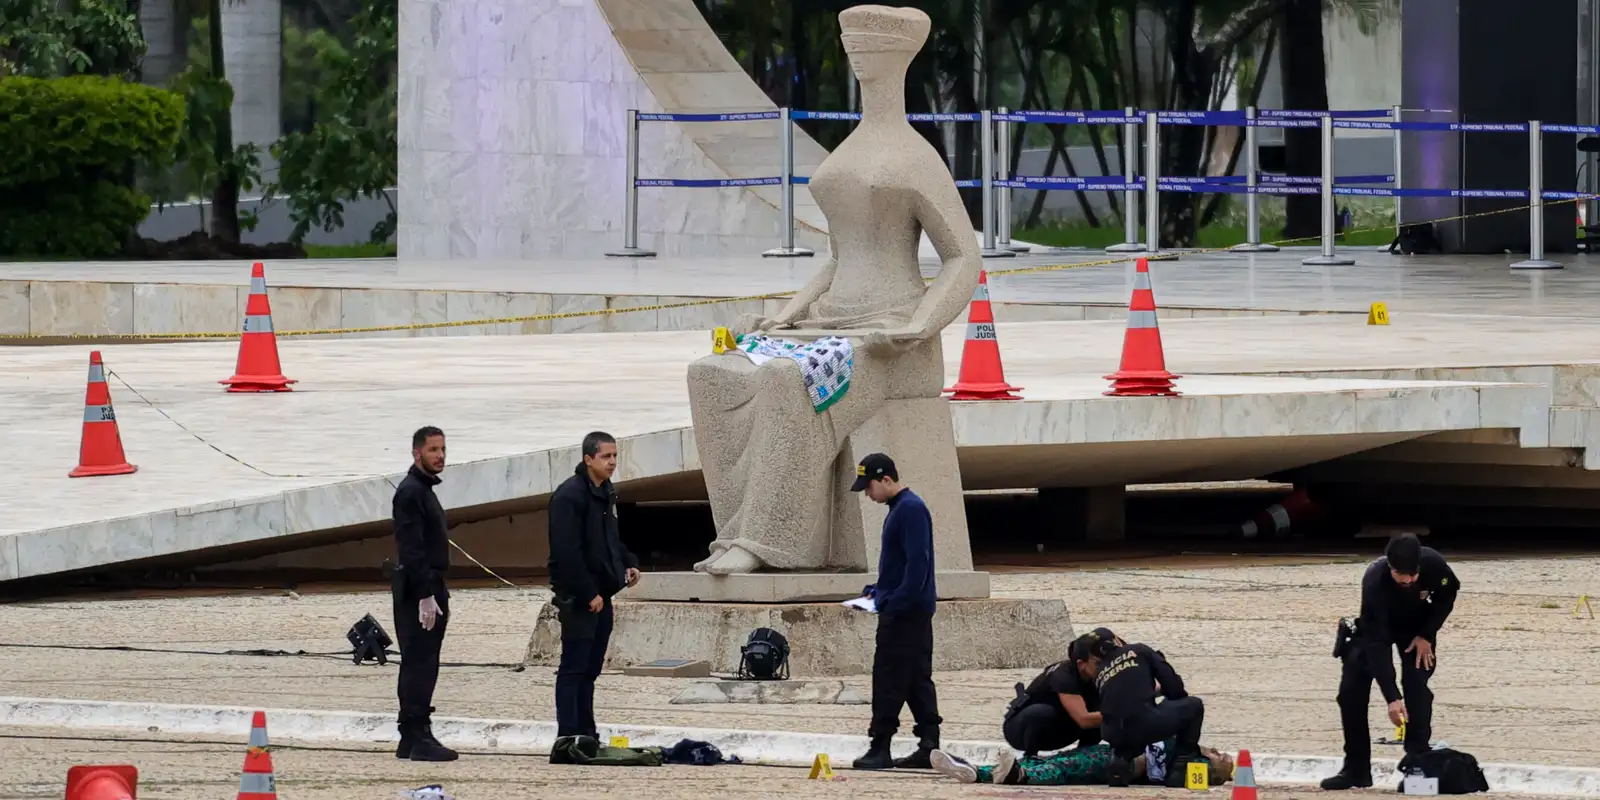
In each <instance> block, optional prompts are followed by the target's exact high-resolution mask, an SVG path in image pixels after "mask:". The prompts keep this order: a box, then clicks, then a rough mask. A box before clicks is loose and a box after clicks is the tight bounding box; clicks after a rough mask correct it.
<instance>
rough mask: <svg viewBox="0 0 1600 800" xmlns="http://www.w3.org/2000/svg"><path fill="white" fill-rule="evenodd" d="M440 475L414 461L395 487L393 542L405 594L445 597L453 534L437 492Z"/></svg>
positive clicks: (409, 595) (418, 597)
mask: <svg viewBox="0 0 1600 800" xmlns="http://www.w3.org/2000/svg"><path fill="white" fill-rule="evenodd" d="M438 485H439V476H438V475H430V474H428V473H427V472H425V471H424V470H422V469H421V468H420V467H418V466H416V465H415V464H413V465H411V470H410V471H409V472H407V473H406V477H405V478H404V479H402V480H401V481H400V485H399V486H396V487H395V490H394V543H395V549H396V550H397V551H398V554H399V558H400V570H401V572H400V576H399V577H400V579H402V580H403V586H404V591H405V595H406V596H407V597H410V598H414V599H417V600H421V599H422V598H424V597H436V598H439V599H443V598H445V597H449V596H450V593H449V591H448V590H446V589H445V585H444V576H445V573H446V572H449V571H450V537H449V534H448V528H447V525H446V524H445V516H444V506H442V505H440V504H439V498H438V497H437V496H435V495H434V493H433V487H435V486H438Z"/></svg>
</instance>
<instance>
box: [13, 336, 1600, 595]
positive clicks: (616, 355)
mask: <svg viewBox="0 0 1600 800" xmlns="http://www.w3.org/2000/svg"><path fill="white" fill-rule="evenodd" d="M1363 323H1364V321H1363V320H1362V319H1361V318H1359V317H1352V316H1348V315H1329V316H1312V317H1274V318H1238V319H1206V320H1201V319H1192V320H1184V319H1178V320H1171V321H1169V322H1168V323H1167V324H1166V325H1164V326H1163V327H1164V332H1163V334H1164V337H1165V340H1166V343H1167V363H1168V365H1169V367H1170V368H1172V369H1173V370H1174V371H1175V372H1179V373H1180V374H1183V375H1186V376H1187V377H1185V378H1183V379H1182V380H1181V381H1180V384H1179V388H1180V389H1182V390H1183V391H1184V392H1185V396H1183V397H1180V398H1108V397H1104V396H1103V395H1102V392H1103V390H1104V389H1105V388H1106V381H1105V380H1104V379H1103V378H1102V377H1101V376H1103V375H1105V374H1107V373H1108V372H1111V371H1113V370H1114V369H1115V368H1116V365H1117V362H1118V358H1119V351H1120V343H1121V337H1122V323H1120V322H1116V321H1105V322H1076V323H1074V322H1065V323H1063V322H1053V323H1045V322H1040V323H1014V324H1002V325H1000V326H999V339H1000V343H1001V349H1002V353H1003V354H1004V357H1005V360H1006V369H1007V373H1006V375H1007V377H1008V378H1009V379H1010V380H1011V382H1012V383H1013V384H1016V385H1019V386H1022V387H1024V389H1025V391H1024V394H1025V397H1026V400H1025V401H1024V402H1020V403H960V404H955V405H953V406H952V419H953V424H954V427H955V431H956V437H957V443H958V446H960V447H962V448H963V450H962V452H963V456H962V458H963V465H964V466H963V472H964V475H965V479H966V480H967V482H968V484H969V488H1008V487H1009V486H1010V485H1011V484H1008V483H1007V482H1008V481H1010V480H1012V479H1013V478H1012V477H1011V476H1009V475H1008V474H1007V473H1006V472H1005V471H1004V470H1005V467H1004V463H1015V462H1016V459H1015V458H1010V457H1007V458H1002V459H998V461H1000V462H1002V463H1001V464H1000V465H998V466H996V465H993V464H991V465H990V466H985V463H986V462H984V461H983V460H982V459H979V460H978V461H975V462H973V466H972V468H971V469H970V470H969V469H968V467H967V454H968V452H969V451H977V452H984V451H988V452H998V453H1002V454H1004V453H1009V452H1010V451H1008V450H1007V448H1023V449H1026V448H1031V447H1044V448H1046V450H1044V451H1041V452H1042V453H1044V454H1045V455H1046V456H1048V463H1050V464H1052V465H1053V466H1052V467H1051V468H1052V469H1060V470H1062V471H1063V472H1062V474H1061V475H1052V476H1050V477H1051V478H1052V479H1054V480H1057V481H1059V482H1056V483H1053V484H1052V485H1104V484H1106V483H1108V482H1123V483H1143V482H1150V481H1154V480H1180V479H1182V480H1189V479H1194V480H1225V479H1230V478H1233V477H1256V476H1257V475H1259V474H1262V473H1264V472H1268V471H1271V470H1273V469H1284V468H1291V467H1293V466H1297V465H1299V464H1300V463H1310V462H1312V461H1318V460H1323V459H1327V458H1335V457H1338V456H1340V455H1344V454H1348V453H1351V452H1356V451H1359V450H1364V449H1369V448H1372V447H1377V446H1382V445H1385V444H1389V443H1393V442H1398V441H1404V440H1406V439H1410V438H1415V437H1418V436H1422V435H1426V434H1428V433H1432V432H1436V431H1455V430H1475V429H1480V428H1499V429H1512V430H1519V431H1521V435H1522V441H1523V444H1524V446H1534V447H1542V446H1546V445H1547V444H1550V441H1551V440H1550V437H1551V432H1552V430H1554V427H1553V422H1552V420H1553V419H1554V415H1553V414H1552V411H1551V410H1552V408H1553V407H1554V406H1557V405H1576V406H1583V407H1586V408H1595V407H1597V405H1600V404H1597V403H1596V402H1595V400H1594V397H1593V394H1594V392H1595V391H1597V389H1600V381H1597V380H1595V379H1594V372H1595V368H1594V367H1587V368H1586V367H1562V368H1561V370H1565V371H1561V370H1555V366H1556V365H1600V320H1587V319H1556V318H1534V317H1524V318H1518V317H1459V316H1448V315H1420V314H1408V315H1403V316H1397V318H1396V322H1395V324H1394V325H1391V326H1389V327H1369V326H1366V325H1365V324H1363ZM963 330H964V326H963V325H961V324H957V325H953V326H951V328H950V329H949V330H948V331H946V334H945V355H946V375H947V379H949V380H952V381H953V380H954V378H955V376H956V375H957V373H958V371H959V359H960V356H961V337H962V336H963ZM88 349H89V348H88V347H84V346H67V347H39V348H12V349H7V350H4V351H0V353H3V357H0V403H3V404H4V407H5V408H7V409H10V410H11V411H10V413H8V417H7V419H6V421H5V424H4V425H3V426H0V429H3V432H4V435H5V436H6V437H7V440H8V441H10V442H12V443H13V446H14V447H15V448H16V451H17V452H18V453H22V454H24V455H23V457H22V460H21V462H20V465H19V467H18V468H17V469H16V470H14V471H13V476H12V479H11V481H10V487H9V488H10V489H12V490H13V491H9V492H7V493H6V494H5V495H4V496H3V497H0V536H3V537H4V538H3V539H0V579H6V578H13V577H26V576H31V575H43V574H52V573H55V572H59V571H62V570H69V569H75V568H83V567H91V566H97V565H103V564H110V563H118V562H122V561H127V560H130V559H137V558H143V557H148V556H153V555H161V554H169V553H176V552H185V551H188V550H193V549H197V548H202V547H213V546H219V545H226V544H235V543H241V542H252V541H260V540H264V539H270V538H275V537H282V536H293V535H298V534H302V533H308V532H314V531H325V530H330V529H334V528H342V527H348V526H353V525H363V524H375V523H378V522H381V521H382V520H385V519H387V518H388V515H389V499H390V495H391V494H392V491H393V490H392V484H391V482H390V481H391V480H393V479H395V477H396V476H398V475H399V474H400V473H401V472H402V471H403V468H404V467H405V465H406V464H407V462H408V460H409V459H408V452H407V451H408V439H407V437H408V436H409V434H410V432H411V431H412V430H414V429H416V428H417V427H419V426H421V425H424V424H435V425H439V426H440V427H442V428H444V429H445V430H446V431H447V432H448V433H449V434H450V437H451V439H450V443H451V459H452V462H453V463H454V464H455V465H456V466H454V467H453V468H452V470H451V473H450V476H451V477H450V480H447V481H446V482H445V483H444V485H443V486H442V488H441V496H442V499H443V500H444V502H445V503H446V505H447V506H449V507H452V508H469V507H477V506H483V505H486V504H490V503H501V502H508V501H517V500H523V499H527V498H533V497H537V496H539V495H542V494H545V493H548V492H549V491H550V490H551V488H552V487H553V485H554V484H555V483H558V482H559V481H560V480H562V479H563V478H564V477H565V475H566V472H567V471H568V470H569V469H570V468H571V467H570V465H571V464H573V463H575V462H576V460H577V455H576V445H577V443H578V440H579V438H580V437H581V436H582V434H583V433H585V432H586V431H588V430H592V429H594V428H597V427H599V428H604V429H607V430H610V431H611V432H612V433H614V434H616V435H618V436H619V437H623V443H622V463H621V467H620V470H621V471H620V475H619V478H620V479H621V480H623V481H628V480H634V479H642V478H649V477H662V478H671V477H672V476H678V475H684V474H685V473H692V471H693V470H697V469H698V468H699V464H698V458H697V456H696V454H695V448H694V439H693V432H692V430H690V429H689V428H688V425H689V415H688V409H687V402H686V388H685V383H684V367H685V365H687V364H688V363H689V362H690V361H691V360H693V359H695V358H697V357H699V356H700V355H702V354H704V353H706V352H707V351H708V350H709V342H708V341H707V338H706V335H705V333H704V332H683V333H636V334H598V335H574V336H561V337H555V336H527V337H514V336H501V337H453V338H446V337H438V338H427V339H409V340H385V339H344V340H331V341H309V340H289V341H284V342H281V343H280V350H281V353H282V358H283V364H284V371H285V373H286V374H287V375H288V376H289V377H291V378H295V379H297V380H299V381H300V383H299V384H297V385H296V387H295V391H294V392H292V393H289V394H281V395H245V396H241V395H228V394H225V393H223V392H222V390H221V388H220V387H219V386H217V385H216V383H215V381H217V380H220V379H222V378H225V377H227V376H228V375H229V374H231V370H232V369H233V366H234V357H235V352H236V350H235V344H234V343H232V342H227V341H222V342H201V343H174V344H158V345H125V346H109V347H102V348H101V349H102V350H103V352H104V354H105V359H106V363H107V365H108V367H109V369H110V370H111V371H112V373H113V378H112V379H111V381H110V389H111V393H112V396H113V398H114V400H115V402H116V404H117V413H118V420H119V425H120V428H121V432H122V438H123V442H124V444H125V446H126V450H127V453H128V458H129V460H130V461H132V462H133V463H135V464H138V465H139V466H140V471H139V472H138V473H136V474H134V475H129V476H119V477H112V478H97V479H88V480H69V479H68V478H67V477H66V473H67V471H68V470H69V469H71V468H72V467H73V466H74V465H75V463H76V458H77V452H78V440H79V433H80V424H79V420H80V419H81V407H82V402H83V401H82V398H83V376H84V369H85V362H86V355H87V351H88ZM1240 373H1254V375H1248V374H1247V375H1241V374H1240ZM1318 373H1321V374H1320V375H1318ZM1440 381H1448V382H1440ZM1287 440H1292V441H1293V442H1294V446H1292V447H1285V446H1284V444H1285V442H1286V441H1287ZM1195 443H1203V446H1196V445H1195ZM1075 446H1095V447H1099V448H1111V449H1112V450H1105V451H1104V452H1107V453H1110V452H1112V451H1113V450H1114V452H1115V454H1119V455H1112V456H1109V457H1106V458H1099V459H1096V460H1094V461H1095V463H1093V464H1090V467H1092V469H1091V472H1092V473H1093V474H1084V473H1083V472H1082V470H1083V469H1084V460H1083V459H1081V458H1073V457H1070V454H1071V450H1070V448H1072V447H1075ZM1050 448H1055V449H1053V450H1052V449H1050ZM1173 448H1175V449H1173ZM1097 452H1098V451H1097ZM1163 453H1168V454H1169V455H1170V454H1174V453H1176V455H1170V457H1168V456H1163V455H1162V454H1163ZM1123 456H1126V457H1125V458H1124V457H1123ZM1180 456H1181V457H1180ZM1286 459H1287V460H1286ZM1118 463H1120V467H1119V469H1118V470H1114V471H1111V472H1108V471H1107V469H1108V465H1114V464H1118ZM985 470H989V471H988V472H985ZM1073 470H1077V471H1076V472H1074V471H1073ZM1113 473H1114V474H1113ZM1175 474H1179V475H1182V476H1185V477H1173V475H1175ZM1108 475H1109V476H1111V477H1107V476H1108ZM1112 478H1115V479H1116V480H1114V481H1113V480H1112ZM1029 479H1031V480H1035V481H1037V480H1039V479H1040V477H1039V476H1038V475H1032V476H1029ZM1096 481H1099V483H1096ZM1028 485H1038V484H1037V483H1032V484H1028ZM625 486H626V484H625ZM669 499H670V498H669Z"/></svg>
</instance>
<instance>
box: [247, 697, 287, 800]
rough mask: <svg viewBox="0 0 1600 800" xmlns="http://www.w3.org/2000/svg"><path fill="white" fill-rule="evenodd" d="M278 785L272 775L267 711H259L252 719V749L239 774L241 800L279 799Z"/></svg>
mask: <svg viewBox="0 0 1600 800" xmlns="http://www.w3.org/2000/svg"><path fill="white" fill-rule="evenodd" d="M277 798H278V785H277V781H276V780H275V779H274V778H273V777H272V753H271V752H269V751H268V750H267V712H265V711H257V712H256V715H255V718H254V719H252V720H251V721H250V749H248V750H246V751H245V754H244V771H243V772H241V773H240V774H239V800H277Z"/></svg>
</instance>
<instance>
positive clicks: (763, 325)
mask: <svg viewBox="0 0 1600 800" xmlns="http://www.w3.org/2000/svg"><path fill="white" fill-rule="evenodd" d="M774 324H775V323H774V322H773V321H772V320H770V319H768V318H766V317H763V316H761V315H760V314H740V315H739V319H738V320H737V321H736V322H734V323H733V335H734V336H736V337H737V336H743V335H744V334H747V333H761V332H763V331H768V330H771V329H772V327H773V326H774Z"/></svg>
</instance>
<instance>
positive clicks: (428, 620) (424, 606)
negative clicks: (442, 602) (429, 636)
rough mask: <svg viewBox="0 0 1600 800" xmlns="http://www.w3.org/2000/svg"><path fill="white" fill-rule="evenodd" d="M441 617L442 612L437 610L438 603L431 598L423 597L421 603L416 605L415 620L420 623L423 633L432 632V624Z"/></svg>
mask: <svg viewBox="0 0 1600 800" xmlns="http://www.w3.org/2000/svg"><path fill="white" fill-rule="evenodd" d="M442 616H444V611H442V610H441V609H440V608H439V601H437V600H435V599H433V598H432V597H424V598H422V602H420V603H418V604H417V620H418V621H420V622H421V623H422V629H423V630H425V631H431V630H433V623H435V622H437V621H438V620H439V618H440V617H442Z"/></svg>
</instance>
